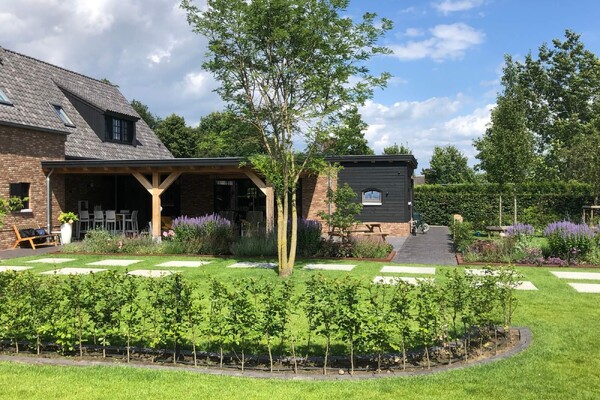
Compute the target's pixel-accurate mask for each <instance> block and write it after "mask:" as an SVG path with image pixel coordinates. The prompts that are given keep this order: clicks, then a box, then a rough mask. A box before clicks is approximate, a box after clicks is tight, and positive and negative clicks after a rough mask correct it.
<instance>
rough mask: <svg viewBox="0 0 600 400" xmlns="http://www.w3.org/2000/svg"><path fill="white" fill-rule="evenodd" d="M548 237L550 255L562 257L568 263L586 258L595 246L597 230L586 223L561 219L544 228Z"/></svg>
mask: <svg viewBox="0 0 600 400" xmlns="http://www.w3.org/2000/svg"><path fill="white" fill-rule="evenodd" d="M544 236H545V237H546V238H547V239H548V246H549V250H550V256H553V257H560V258H562V259H565V260H567V263H569V264H571V262H574V261H577V260H581V259H585V257H586V255H587V254H588V253H589V252H590V251H591V250H592V248H593V246H594V237H595V236H596V232H595V230H593V229H592V228H590V227H589V226H587V225H585V224H575V223H573V222H570V221H559V222H553V223H551V224H549V225H548V226H547V227H546V229H544Z"/></svg>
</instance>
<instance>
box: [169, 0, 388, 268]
mask: <svg viewBox="0 0 600 400" xmlns="http://www.w3.org/2000/svg"><path fill="white" fill-rule="evenodd" d="M181 6H182V8H183V9H184V10H185V11H186V12H187V18H188V22H189V23H190V24H191V25H192V26H193V29H194V31H196V32H198V33H200V34H202V35H204V36H206V37H207V38H208V54H207V56H208V59H207V61H206V62H205V63H204V65H203V66H204V68H206V69H207V70H209V71H210V72H212V73H213V75H214V76H215V77H216V79H217V80H219V81H220V82H221V86H220V88H219V89H218V93H219V94H220V95H221V97H222V98H223V100H224V101H226V102H227V103H228V104H229V107H230V109H231V110H232V111H233V112H235V113H236V114H237V115H240V116H243V118H245V119H246V121H247V122H248V123H250V124H252V125H254V126H255V127H256V129H257V130H258V132H259V134H260V137H261V140H262V144H263V146H264V148H265V151H266V154H264V155H258V156H254V157H252V158H251V161H252V164H253V167H254V168H255V169H256V170H258V171H259V172H260V173H261V174H262V175H263V176H264V177H265V178H266V180H267V183H268V184H270V185H271V186H272V187H273V189H274V192H275V202H276V205H277V248H278V258H279V274H280V275H281V276H288V275H291V274H292V271H293V266H294V261H295V257H296V243H297V209H296V187H297V184H298V180H299V178H300V175H301V173H302V172H303V171H304V170H306V169H307V168H309V167H310V166H311V162H312V161H314V155H315V152H316V151H318V150H319V149H320V148H322V143H323V140H324V139H325V138H326V132H327V124H328V122H329V120H330V117H331V116H333V115H336V114H337V113H339V112H340V111H341V110H343V109H346V108H347V107H351V106H355V105H360V104H363V103H364V102H365V101H366V100H367V99H368V98H369V97H371V96H372V94H373V88H375V87H383V86H384V85H385V83H386V81H387V79H388V78H389V74H387V73H384V74H382V75H380V76H374V75H371V74H370V73H369V70H368V68H367V67H366V66H365V63H366V61H368V60H369V59H370V58H371V57H372V56H373V55H374V54H377V53H387V52H389V51H388V50H387V49H386V48H383V47H379V46H377V41H378V40H379V38H380V37H382V36H383V34H384V33H385V31H387V30H389V29H391V22H390V21H388V20H386V19H383V20H382V21H381V23H379V22H378V21H375V17H376V16H375V14H372V13H367V14H365V15H364V16H363V19H362V21H361V22H359V23H355V22H354V21H353V20H352V19H351V18H350V17H342V16H340V14H345V13H346V8H347V6H348V0H335V1H328V0H254V1H251V2H248V1H245V0H208V1H207V7H206V8H205V9H204V11H201V10H200V9H199V8H198V7H196V6H194V5H192V4H191V3H190V0H183V1H182V4H181ZM376 22H377V23H376ZM300 142H304V143H305V145H306V147H305V149H304V151H303V153H302V154H301V155H300V156H299V154H297V152H296V147H295V146H297V145H298V144H299V143H300ZM288 219H289V220H291V229H290V231H291V235H290V240H289V242H288V239H287V237H288Z"/></svg>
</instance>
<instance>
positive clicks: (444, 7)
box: [433, 0, 483, 15]
mask: <svg viewBox="0 0 600 400" xmlns="http://www.w3.org/2000/svg"><path fill="white" fill-rule="evenodd" d="M482 4H483V0H444V1H442V2H439V3H434V4H433V7H434V8H435V9H436V10H438V11H439V12H441V13H443V14H444V15H448V14H450V13H453V12H456V11H467V10H470V9H473V8H476V7H479V6H481V5H482Z"/></svg>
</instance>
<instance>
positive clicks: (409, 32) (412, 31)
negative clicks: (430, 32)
mask: <svg viewBox="0 0 600 400" xmlns="http://www.w3.org/2000/svg"><path fill="white" fill-rule="evenodd" d="M424 34H425V32H424V31H423V30H422V29H419V28H407V29H406V30H405V31H404V36H408V37H417V36H423V35H424Z"/></svg>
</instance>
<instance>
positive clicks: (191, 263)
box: [156, 260, 210, 268]
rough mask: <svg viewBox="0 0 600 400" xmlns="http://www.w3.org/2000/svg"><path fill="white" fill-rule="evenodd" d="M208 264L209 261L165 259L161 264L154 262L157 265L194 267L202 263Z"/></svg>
mask: <svg viewBox="0 0 600 400" xmlns="http://www.w3.org/2000/svg"><path fill="white" fill-rule="evenodd" d="M206 264H210V261H177V260H175V261H167V262H164V263H161V264H156V266H157V267H184V268H196V267H200V266H202V265H206Z"/></svg>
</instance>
